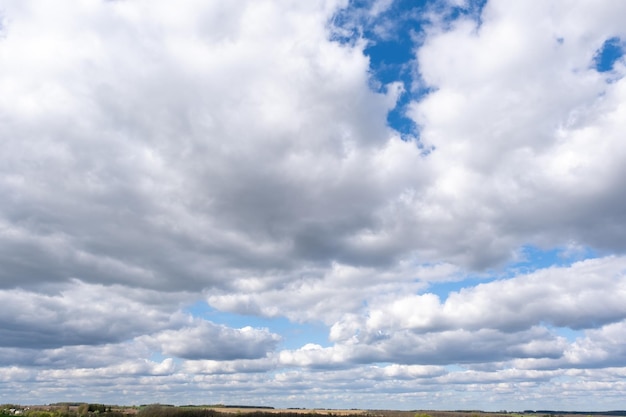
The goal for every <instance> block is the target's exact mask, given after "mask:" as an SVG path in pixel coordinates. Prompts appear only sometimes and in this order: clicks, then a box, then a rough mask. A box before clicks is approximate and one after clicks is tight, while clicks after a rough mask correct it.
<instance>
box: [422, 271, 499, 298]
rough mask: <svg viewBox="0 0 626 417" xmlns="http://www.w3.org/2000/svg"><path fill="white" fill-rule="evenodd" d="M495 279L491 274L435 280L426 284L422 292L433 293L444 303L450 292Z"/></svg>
mask: <svg viewBox="0 0 626 417" xmlns="http://www.w3.org/2000/svg"><path fill="white" fill-rule="evenodd" d="M493 279H495V276H491V275H476V276H468V277H466V278H465V279H463V280H462V281H454V282H435V283H432V284H431V285H429V286H428V288H426V289H425V291H424V292H423V293H425V294H426V293H428V294H435V295H436V296H437V297H439V300H440V301H441V302H442V303H444V302H445V301H446V300H447V299H448V296H449V295H450V294H451V293H455V292H459V291H461V290H462V289H463V288H470V287H475V286H476V285H478V284H480V283H483V282H486V281H489V280H493Z"/></svg>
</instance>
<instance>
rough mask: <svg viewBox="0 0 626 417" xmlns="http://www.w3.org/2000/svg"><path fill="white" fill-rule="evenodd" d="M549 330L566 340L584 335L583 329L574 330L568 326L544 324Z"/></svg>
mask: <svg viewBox="0 0 626 417" xmlns="http://www.w3.org/2000/svg"><path fill="white" fill-rule="evenodd" d="M546 327H547V328H548V329H550V331H551V332H552V333H554V334H556V335H558V336H561V337H564V338H565V339H567V341H568V342H570V343H572V342H575V341H576V339H580V338H582V337H584V336H585V332H584V330H574V329H570V328H569V327H555V326H549V325H548V326H546Z"/></svg>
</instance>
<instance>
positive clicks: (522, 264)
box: [505, 245, 601, 276]
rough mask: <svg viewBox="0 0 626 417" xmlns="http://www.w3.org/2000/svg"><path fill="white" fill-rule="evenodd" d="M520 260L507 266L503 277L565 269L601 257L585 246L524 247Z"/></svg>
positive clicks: (595, 251)
mask: <svg viewBox="0 0 626 417" xmlns="http://www.w3.org/2000/svg"><path fill="white" fill-rule="evenodd" d="M520 252H521V259H519V260H517V261H515V262H513V263H511V264H509V265H508V266H507V268H506V272H505V276H514V275H519V274H527V273H531V272H534V271H537V270H539V269H544V268H550V267H567V266H570V265H572V264H574V263H576V262H579V261H582V260H585V259H593V258H598V257H599V256H601V254H600V252H598V251H597V250H594V249H593V248H590V247H587V246H577V245H569V246H558V247H553V248H549V249H543V248H540V247H537V246H532V245H526V246H523V247H522V249H521V251H520Z"/></svg>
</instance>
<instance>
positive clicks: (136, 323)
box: [0, 281, 184, 349]
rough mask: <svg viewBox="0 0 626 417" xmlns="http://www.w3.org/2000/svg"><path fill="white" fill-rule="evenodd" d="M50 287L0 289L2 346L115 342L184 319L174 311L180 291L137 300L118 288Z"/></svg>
mask: <svg viewBox="0 0 626 417" xmlns="http://www.w3.org/2000/svg"><path fill="white" fill-rule="evenodd" d="M54 290H55V291H54V292H56V293H55V294H53V295H43V294H41V293H37V292H30V291H25V290H10V291H8V290H4V291H0V300H1V301H2V302H0V312H1V314H0V317H1V318H0V327H2V329H3V330H2V338H1V340H0V345H1V346H3V347H21V348H31V349H49V348H56V347H61V346H68V345H100V344H106V343H112V342H116V343H118V342H122V341H124V340H127V339H130V338H132V337H135V336H138V335H141V334H144V333H145V332H147V331H148V332H149V331H155V330H160V329H164V328H168V327H170V326H172V325H175V324H176V323H180V322H182V321H183V319H184V317H183V315H182V314H180V313H177V312H176V307H177V305H178V303H179V302H180V295H172V294H170V295H169V296H165V297H163V296H161V295H158V294H157V295H156V297H155V300H146V299H145V298H146V297H147V296H148V297H149V295H150V294H149V292H148V293H144V294H142V295H141V296H140V297H138V298H139V300H137V299H134V298H133V292H132V291H128V290H126V289H124V288H123V287H105V286H102V285H92V284H85V283H82V282H79V281H75V282H73V283H71V284H69V285H65V286H62V287H56V288H55V289H54ZM154 301H156V302H157V303H158V302H160V303H162V304H156V303H153V302H154ZM16 312H19V314H16Z"/></svg>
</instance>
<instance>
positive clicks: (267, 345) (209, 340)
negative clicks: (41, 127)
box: [144, 320, 280, 360]
mask: <svg viewBox="0 0 626 417" xmlns="http://www.w3.org/2000/svg"><path fill="white" fill-rule="evenodd" d="M144 339H145V341H144V342H145V343H148V344H151V343H152V342H153V341H154V342H156V343H157V344H158V345H160V350H161V351H162V352H163V353H164V354H166V355H173V356H177V357H179V358H185V359H214V360H233V359H256V358H261V357H264V356H266V355H267V354H268V353H269V352H271V351H273V350H274V349H275V348H276V345H277V344H278V342H279V341H280V337H279V336H278V335H276V334H272V333H270V332H269V331H268V330H267V329H254V328H252V327H249V326H247V327H243V328H241V329H232V328H228V327H226V326H220V325H216V324H214V323H211V322H209V321H206V320H195V321H193V322H192V323H190V325H188V326H185V327H182V328H180V329H176V330H165V331H163V332H160V333H158V334H156V335H154V336H149V337H145V338H144Z"/></svg>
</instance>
